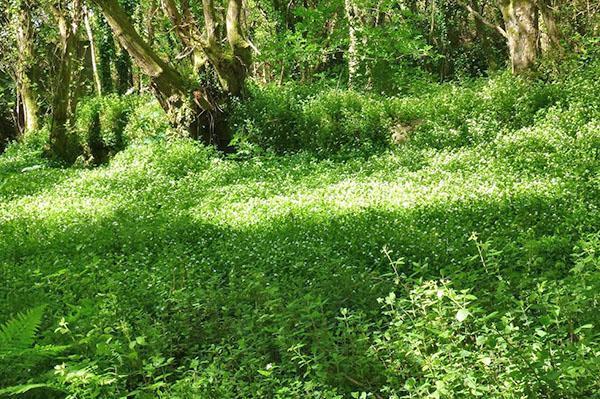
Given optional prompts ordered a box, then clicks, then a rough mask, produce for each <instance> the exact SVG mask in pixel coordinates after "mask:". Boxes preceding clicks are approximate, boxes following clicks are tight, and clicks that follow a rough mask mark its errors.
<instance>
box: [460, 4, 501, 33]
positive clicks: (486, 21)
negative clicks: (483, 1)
mask: <svg viewBox="0 0 600 399" xmlns="http://www.w3.org/2000/svg"><path fill="white" fill-rule="evenodd" d="M456 3H457V4H458V5H460V6H461V7H463V8H465V9H466V10H467V11H468V12H469V13H470V14H471V15H473V16H474V17H475V18H477V19H478V20H479V21H480V22H481V23H483V24H484V25H486V26H487V27H489V28H491V29H493V30H495V31H497V32H498V33H500V34H501V35H502V36H504V37H505V38H507V39H508V34H507V33H506V31H505V30H504V29H502V27H501V26H499V25H495V24H493V23H491V22H490V21H488V20H487V19H486V18H485V17H484V16H483V15H481V14H480V13H479V12H477V11H476V10H475V9H473V7H471V6H470V5H468V4H467V3H465V2H463V1H462V0H456Z"/></svg>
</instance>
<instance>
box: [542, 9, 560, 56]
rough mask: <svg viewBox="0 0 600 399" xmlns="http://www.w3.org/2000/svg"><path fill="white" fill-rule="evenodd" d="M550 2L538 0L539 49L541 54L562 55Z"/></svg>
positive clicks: (558, 32) (558, 33)
mask: <svg viewBox="0 0 600 399" xmlns="http://www.w3.org/2000/svg"><path fill="white" fill-rule="evenodd" d="M551 2H552V0H539V1H538V4H539V8H540V14H541V16H542V22H543V26H542V35H541V43H540V44H541V49H542V52H543V53H553V52H555V53H558V54H561V53H562V50H563V49H562V45H561V43H560V39H561V34H560V29H559V28H558V24H557V23H556V18H555V16H554V11H553V10H552V6H551Z"/></svg>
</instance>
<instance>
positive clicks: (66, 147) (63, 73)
mask: <svg viewBox="0 0 600 399" xmlns="http://www.w3.org/2000/svg"><path fill="white" fill-rule="evenodd" d="M79 7H80V4H78V3H77V2H76V4H75V5H74V7H73V10H71V11H69V10H67V9H66V7H64V4H61V5H59V8H58V9H56V10H55V14H56V17H57V20H58V28H59V33H60V45H59V49H60V55H59V65H58V73H57V76H56V85H55V88H54V97H53V101H52V124H51V127H50V156H52V157H53V158H55V159H59V160H61V161H65V162H69V163H70V162H73V161H74V160H75V158H76V157H77V156H78V155H79V151H78V143H77V142H76V140H74V139H73V137H71V134H70V132H69V130H68V123H69V120H70V118H71V116H72V112H74V109H73V108H74V107H72V103H73V102H74V101H76V99H75V98H73V90H72V73H73V55H74V52H75V51H76V50H77V44H78V43H77V40H78V37H77V32H78V29H79V17H80V15H79V13H80V9H79ZM70 13H72V15H68V14H70Z"/></svg>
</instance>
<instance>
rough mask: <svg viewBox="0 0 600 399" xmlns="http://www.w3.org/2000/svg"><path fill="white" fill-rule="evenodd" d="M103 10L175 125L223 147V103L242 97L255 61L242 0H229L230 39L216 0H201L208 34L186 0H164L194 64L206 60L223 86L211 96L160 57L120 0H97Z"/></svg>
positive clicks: (227, 23) (226, 137) (225, 134)
mask: <svg viewBox="0 0 600 399" xmlns="http://www.w3.org/2000/svg"><path fill="white" fill-rule="evenodd" d="M94 2H95V3H96V4H97V5H98V6H99V7H100V8H101V10H102V12H103V14H104V16H105V17H106V19H107V21H108V23H109V25H110V27H111V28H112V31H113V33H114V35H115V37H116V38H117V40H118V41H119V43H120V44H121V46H122V47H123V48H124V49H125V50H126V51H127V52H128V53H129V55H130V56H131V57H132V58H133V60H134V62H135V63H136V65H138V67H139V68H140V69H141V70H142V72H143V73H145V74H146V75H148V76H149V77H150V79H151V81H152V86H153V88H154V91H155V94H156V96H157V98H158V100H159V102H160V103H161V105H162V107H163V108H164V109H165V111H166V112H167V114H168V115H169V116H170V118H171V121H172V123H173V124H174V125H176V126H179V127H185V128H186V129H187V130H188V131H189V132H190V135H191V136H192V137H195V138H201V139H202V141H203V142H205V143H207V144H214V145H216V146H217V147H219V148H224V147H226V146H227V144H228V142H229V139H230V137H229V132H228V130H227V128H226V124H225V115H223V113H222V111H221V109H222V108H221V107H220V105H221V103H222V102H224V101H227V99H228V98H230V97H240V96H241V95H242V94H243V91H244V85H245V80H246V75H247V71H248V68H249V65H250V62H251V50H250V45H249V43H248V42H247V41H246V39H245V38H244V35H243V32H242V27H241V22H240V21H241V17H242V16H241V14H242V12H241V11H242V0H229V2H228V6H227V14H226V16H225V17H224V19H225V34H226V39H227V41H226V43H227V45H225V46H224V45H223V44H222V43H223V40H222V38H223V37H224V35H223V34H222V32H221V31H220V30H219V23H218V19H217V8H216V7H215V5H214V3H213V2H212V0H203V4H202V5H203V12H204V19H205V34H204V35H203V34H202V33H201V32H200V30H199V29H198V27H197V24H196V23H195V21H194V20H193V17H192V13H191V12H190V8H189V3H188V1H187V0H182V1H181V2H180V5H181V9H180V8H179V7H178V4H177V2H175V0H162V5H163V9H164V10H165V14H166V15H167V16H168V17H169V19H170V20H171V23H172V24H173V26H174V29H175V33H176V34H177V37H178V38H179V40H180V41H181V42H182V44H183V45H184V46H185V47H186V49H187V51H189V52H190V54H192V61H193V63H194V68H195V69H199V68H200V67H201V66H203V65H204V64H205V63H206V60H208V62H209V63H210V65H211V66H212V67H213V68H214V70H215V72H216V74H217V76H218V78H219V82H220V85H221V89H220V93H217V96H216V98H214V97H215V96H214V95H209V94H208V93H209V90H207V89H206V88H202V87H199V85H198V84H196V83H193V82H189V81H188V80H186V79H185V78H184V77H183V76H182V75H181V74H179V72H178V71H177V70H176V69H175V68H174V67H173V66H171V65H170V64H169V63H167V62H165V61H164V60H162V59H161V58H160V57H159V56H158V55H157V53H156V52H155V51H154V50H153V49H152V48H151V46H150V45H149V44H148V43H147V42H145V41H144V40H143V39H142V37H141V36H140V35H139V34H138V33H137V32H136V30H135V28H134V27H133V24H132V23H131V21H130V20H129V18H128V17H127V15H126V13H125V12H124V11H123V9H122V8H121V6H120V5H119V3H118V2H117V0H94Z"/></svg>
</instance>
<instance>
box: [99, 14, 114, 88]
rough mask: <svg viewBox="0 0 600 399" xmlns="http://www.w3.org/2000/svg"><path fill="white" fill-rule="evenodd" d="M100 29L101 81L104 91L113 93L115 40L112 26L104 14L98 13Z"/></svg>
mask: <svg viewBox="0 0 600 399" xmlns="http://www.w3.org/2000/svg"><path fill="white" fill-rule="evenodd" d="M96 21H97V23H98V28H99V30H100V32H99V33H100V34H99V40H98V61H99V64H100V65H99V72H100V82H101V84H102V92H103V93H112V91H113V78H112V60H113V58H114V55H115V51H116V49H115V42H114V40H113V38H112V32H111V29H110V26H108V23H107V22H106V20H105V18H104V17H103V16H102V15H98V18H97V19H96Z"/></svg>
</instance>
